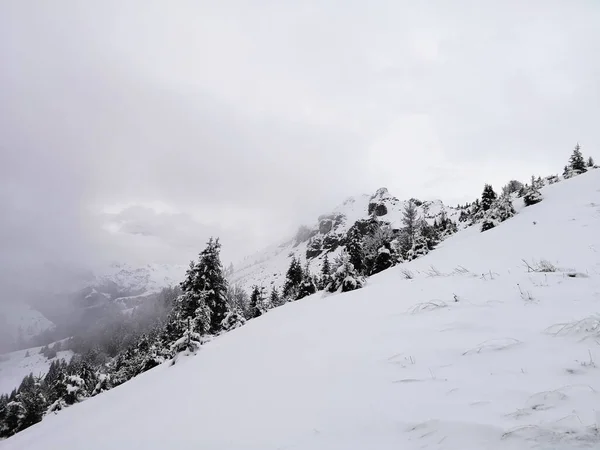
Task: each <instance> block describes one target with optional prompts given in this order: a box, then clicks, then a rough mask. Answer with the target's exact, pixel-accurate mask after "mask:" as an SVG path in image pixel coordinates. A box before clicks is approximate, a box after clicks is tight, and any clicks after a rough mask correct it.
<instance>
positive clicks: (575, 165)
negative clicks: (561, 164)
mask: <svg viewBox="0 0 600 450" xmlns="http://www.w3.org/2000/svg"><path fill="white" fill-rule="evenodd" d="M569 168H570V169H571V170H572V171H573V173H574V174H575V175H580V174H582V173H584V172H587V167H586V164H585V160H584V159H583V155H582V154H581V146H580V145H579V143H577V145H576V146H575V149H573V153H572V154H571V158H569Z"/></svg>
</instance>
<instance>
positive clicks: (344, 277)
mask: <svg viewBox="0 0 600 450" xmlns="http://www.w3.org/2000/svg"><path fill="white" fill-rule="evenodd" d="M333 269H334V270H333V275H332V277H333V280H332V282H331V283H330V284H329V288H328V291H329V292H348V291H353V290H355V289H359V288H361V287H362V286H363V283H364V279H363V277H362V276H361V275H360V274H359V273H358V271H357V270H356V269H355V268H354V264H352V262H351V260H350V255H348V253H347V252H345V251H343V252H342V253H341V254H340V255H339V256H338V257H337V258H336V260H335V263H334V265H333Z"/></svg>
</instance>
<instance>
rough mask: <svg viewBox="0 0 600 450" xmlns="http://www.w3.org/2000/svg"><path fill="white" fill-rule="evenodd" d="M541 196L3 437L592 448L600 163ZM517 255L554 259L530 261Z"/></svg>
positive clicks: (599, 437) (598, 439)
mask: <svg viewBox="0 0 600 450" xmlns="http://www.w3.org/2000/svg"><path fill="white" fill-rule="evenodd" d="M543 194H544V196H545V200H544V201H543V202H542V203H540V204H538V205H534V206H531V207H528V208H526V209H523V210H522V211H521V212H520V213H519V214H518V215H517V216H515V217H514V218H512V219H509V220H508V221H506V222H505V223H502V224H501V225H500V226H499V227H497V228H495V229H493V230H490V231H488V232H485V233H479V232H478V230H476V229H474V228H471V229H467V230H464V231H461V232H459V233H458V234H457V235H455V236H454V237H452V238H450V239H448V240H447V241H445V242H444V243H443V245H441V246H440V248H439V249H438V250H436V251H434V252H432V253H430V254H429V255H427V256H424V257H423V258H419V259H417V260H415V261H413V262H410V263H407V264H403V265H401V266H397V267H395V268H393V269H390V270H387V271H385V272H383V273H381V274H379V275H377V276H375V277H372V278H371V279H370V280H369V284H368V285H367V286H366V287H365V288H363V289H361V290H358V291H353V292H350V293H346V294H338V295H325V296H324V295H323V294H322V293H318V294H316V295H313V296H311V297H307V298H305V299H303V300H301V301H298V302H294V303H289V304H286V305H285V306H282V307H280V308H276V309H274V310H272V311H270V312H269V313H268V314H266V315H264V316H262V317H259V318H258V319H255V320H252V321H250V322H249V323H248V324H247V325H246V326H244V327H242V328H239V329H236V330H234V331H232V332H230V333H227V334H225V335H223V336H221V337H218V338H216V339H214V340H213V341H211V342H210V343H208V344H206V345H205V346H203V347H202V348H201V350H200V351H199V352H198V354H197V355H196V356H192V357H181V358H180V359H179V360H178V362H177V363H176V364H175V365H174V366H169V365H168V364H163V365H161V366H159V367H157V368H155V369H153V370H150V371H149V372H146V373H144V374H143V375H141V376H139V377H136V378H134V379H133V380H132V381H130V382H128V383H126V384H124V385H122V386H120V387H117V388H115V389H112V390H110V391H108V392H106V393H103V394H101V395H99V396H97V397H94V398H92V399H89V400H87V401H85V402H83V403H81V404H78V405H75V406H73V407H70V408H68V409H66V410H64V411H61V412H60V413H59V414H58V415H55V416H50V417H48V418H46V419H45V420H44V421H42V422H41V423H39V424H37V425H34V426H33V427H31V428H29V429H27V430H25V431H23V432H21V433H19V434H17V435H15V436H13V437H11V438H9V439H7V440H6V441H3V442H0V449H2V450H16V449H24V448H27V449H32V450H35V449H47V448H60V449H62V450H70V449H81V448H86V449H90V450H96V449H102V450H104V449H106V448H131V449H133V448H140V449H141V448H143V449H148V450H153V449H157V450H158V449H161V450H162V449H164V448H177V449H198V448H210V449H217V450H218V449H261V450H265V449H281V448H289V449H294V450H302V449H328V450H331V449H344V450H353V449H357V450H358V449H361V450H362V449H365V448H376V449H383V450H387V449H394V450H397V449H409V450H410V449H423V448H426V449H456V450H484V449H509V450H515V449H530V448H536V449H554V450H556V449H558V450H567V449H577V448H599V447H600V432H599V430H598V429H599V428H600V414H599V411H598V410H599V409H600V376H599V374H600V367H597V366H598V365H599V364H600V346H599V345H598V342H597V341H598V340H600V317H599V316H598V312H599V306H600V265H599V264H600V255H599V254H598V252H597V250H598V249H600V235H599V234H598V232H597V230H598V229H600V208H599V205H600V171H594V172H591V173H588V174H585V175H581V176H579V177H576V178H574V179H572V180H568V181H565V182H561V183H559V184H557V185H553V186H550V187H547V188H545V189H544V190H543ZM533 222H536V224H535V225H534V223H533ZM522 258H524V259H526V260H528V261H529V262H530V263H531V264H533V261H539V260H540V259H542V258H544V259H547V260H548V261H551V262H553V263H554V264H555V265H556V266H557V267H558V268H559V269H560V270H558V271H556V272H548V273H538V272H528V271H527V269H526V267H525V265H524V264H523V263H522V262H521V259H522ZM432 267H433V268H435V269H437V270H435V269H432ZM411 273H412V274H413V278H412V279H410V278H408V279H407V276H408V277H410V274H411ZM455 300H458V301H455Z"/></svg>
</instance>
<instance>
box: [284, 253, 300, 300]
mask: <svg viewBox="0 0 600 450" xmlns="http://www.w3.org/2000/svg"><path fill="white" fill-rule="evenodd" d="M302 278H303V274H302V266H301V265H300V262H299V261H298V260H297V259H296V257H295V256H293V257H292V260H291V262H290V267H289V268H288V271H287V274H286V276H285V283H284V285H283V297H284V298H286V299H287V300H296V299H297V298H298V290H299V289H300V284H302Z"/></svg>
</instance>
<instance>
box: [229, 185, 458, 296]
mask: <svg viewBox="0 0 600 450" xmlns="http://www.w3.org/2000/svg"><path fill="white" fill-rule="evenodd" d="M411 201H412V202H413V203H414V204H415V207H416V211H417V215H418V216H419V217H421V218H423V219H425V220H426V221H427V222H428V223H429V224H430V225H433V223H434V221H436V220H440V219H441V218H442V217H445V218H447V219H449V220H451V221H453V222H454V223H456V224H460V226H461V227H464V226H466V223H463V222H460V221H459V217H460V214H461V211H462V210H461V209H458V208H454V207H450V206H447V205H444V203H443V202H442V201H440V200H435V201H420V200H418V199H406V200H399V199H398V198H396V197H394V196H392V195H391V194H390V193H389V192H388V190H387V189H386V188H381V189H378V190H377V191H376V192H375V193H374V194H373V195H367V194H364V195H360V196H356V197H349V198H348V199H346V200H345V201H344V202H343V203H342V204H341V205H338V206H337V207H336V208H334V209H333V211H332V212H331V213H327V214H323V215H321V216H319V217H318V219H317V221H316V222H315V223H314V224H313V225H311V226H302V227H300V228H299V230H298V232H297V233H296V235H295V236H294V237H293V238H291V239H289V240H288V241H286V242H283V243H281V244H279V245H275V246H272V247H269V248H267V249H265V250H263V251H261V252H257V253H255V254H253V255H250V256H248V257H246V258H245V259H244V260H243V261H241V262H239V263H237V264H236V265H235V266H234V268H235V271H234V273H233V274H232V275H231V276H230V282H231V283H232V284H238V285H239V286H240V287H242V288H243V289H246V290H250V289H252V286H253V285H258V286H261V287H263V288H272V287H275V288H277V289H281V288H282V287H283V284H284V282H285V276H286V271H287V269H288V267H289V265H290V261H291V259H292V258H296V259H297V260H298V261H300V263H301V264H302V265H303V266H305V265H307V264H308V267H309V270H310V271H311V272H312V273H319V272H320V271H321V268H322V265H323V260H324V256H325V255H326V254H327V255H328V257H329V259H330V260H333V259H334V258H335V257H337V256H338V255H339V254H340V253H341V252H342V251H343V250H346V249H347V242H348V233H349V231H350V230H351V228H352V226H353V225H354V224H356V223H357V222H359V223H364V224H367V225H368V224H369V223H370V222H376V223H378V224H380V225H385V226H388V227H389V228H390V229H391V230H399V229H400V228H402V227H403V224H402V219H403V214H404V211H405V209H406V207H407V205H408V204H409V202H411Z"/></svg>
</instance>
